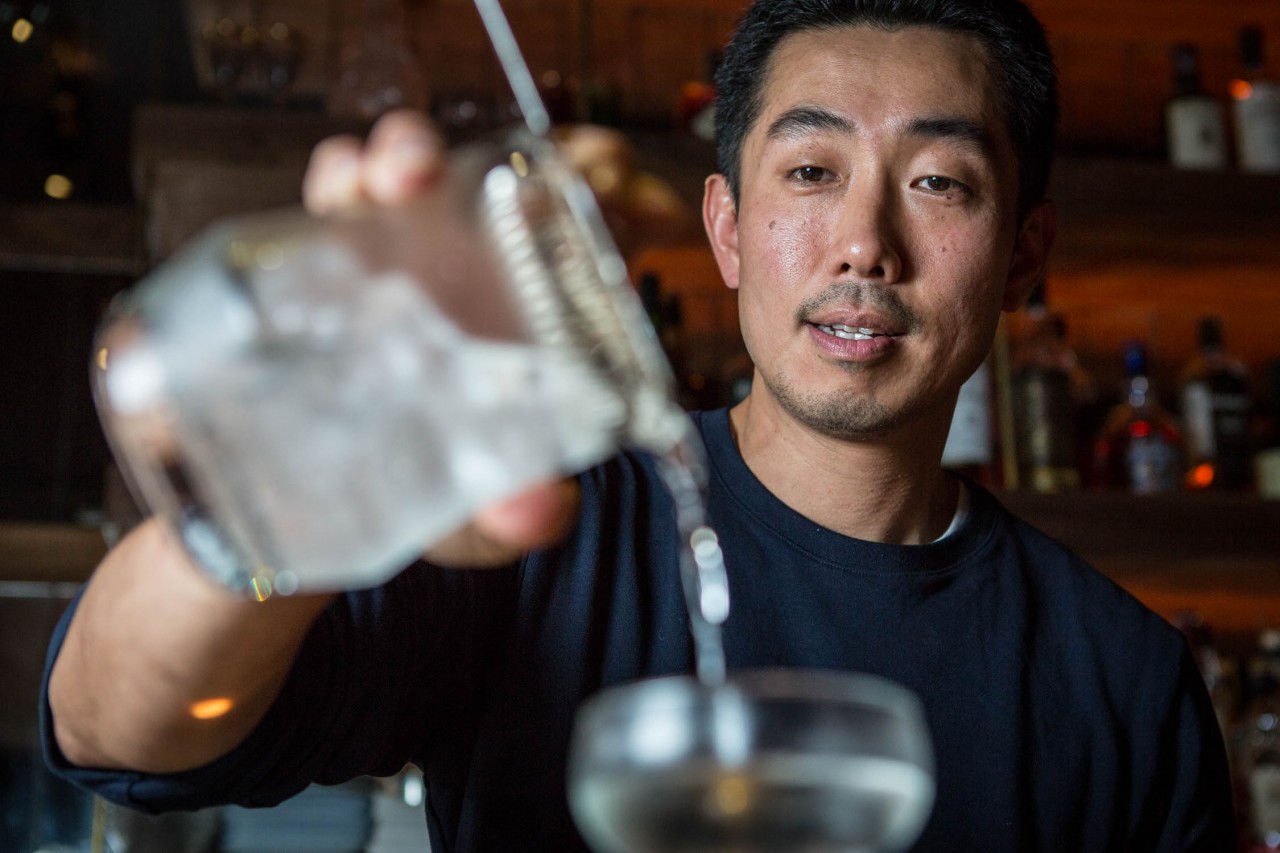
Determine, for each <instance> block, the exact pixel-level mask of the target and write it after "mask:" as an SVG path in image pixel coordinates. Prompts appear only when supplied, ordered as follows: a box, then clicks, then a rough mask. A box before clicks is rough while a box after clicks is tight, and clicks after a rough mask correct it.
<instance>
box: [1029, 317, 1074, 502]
mask: <svg viewBox="0 0 1280 853" xmlns="http://www.w3.org/2000/svg"><path fill="white" fill-rule="evenodd" d="M1066 337H1067V327H1066V321H1065V320H1064V319H1063V317H1062V315H1061V314H1056V313H1049V314H1046V315H1044V316H1043V317H1041V318H1040V319H1039V321H1038V322H1037V323H1036V326H1035V328H1034V330H1033V331H1032V332H1031V334H1030V335H1029V336H1028V338H1027V339H1026V340H1025V341H1023V343H1022V345H1021V346H1020V347H1018V350H1017V352H1016V353H1015V366H1014V372H1013V402H1014V429H1015V440H1014V446H1015V448H1016V454H1017V459H1018V482H1019V484H1020V485H1023V486H1026V487H1028V488H1031V489H1032V490H1034V491H1037V492H1060V491H1069V490H1072V489H1076V488H1079V486H1080V471H1079V468H1078V467H1077V454H1076V435H1075V425H1076V418H1075V410H1076V403H1077V399H1078V397H1079V396H1080V392H1079V390H1078V388H1077V386H1078V385H1079V384H1080V382H1081V380H1080V379H1079V378H1078V377H1079V374H1080V373H1081V369H1080V366H1079V363H1078V362H1077V360H1076V357H1075V353H1074V352H1073V351H1072V350H1071V348H1070V346H1068V344H1067V340H1066Z"/></svg>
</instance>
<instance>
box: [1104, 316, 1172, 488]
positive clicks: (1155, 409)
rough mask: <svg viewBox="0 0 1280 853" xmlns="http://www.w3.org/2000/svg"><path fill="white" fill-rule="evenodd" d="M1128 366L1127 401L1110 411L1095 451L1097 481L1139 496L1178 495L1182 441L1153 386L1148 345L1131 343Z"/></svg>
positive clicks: (1125, 355) (1126, 358) (1126, 359)
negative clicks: (1148, 365) (1166, 493)
mask: <svg viewBox="0 0 1280 853" xmlns="http://www.w3.org/2000/svg"><path fill="white" fill-rule="evenodd" d="M1124 365H1125V374H1126V375H1127V376H1128V389H1127V390H1128V393H1127V396H1126V399H1125V400H1124V402H1122V403H1120V404H1119V405H1117V406H1115V407H1114V408H1113V409H1112V410H1111V412H1110V414H1109V415H1108V416H1107V420H1106V423H1105V424H1103V427H1102V432H1101V433H1100V434H1099V436H1098V439H1097V442H1096V444H1095V447H1094V464H1095V466H1096V468H1097V473H1098V477H1099V482H1100V483H1101V484H1102V485H1104V486H1106V487H1110V488H1115V489H1123V490H1125V491H1130V492H1133V493H1135V494H1155V493H1159V492H1172V491H1176V490H1177V489H1178V488H1179V487H1180V485H1181V481H1182V436H1181V434H1180V433H1179V431H1178V427H1177V424H1176V423H1175V422H1174V419H1173V416H1172V415H1170V414H1169V413H1168V412H1167V411H1166V410H1165V409H1164V408H1163V407H1162V406H1161V405H1160V403H1159V401H1158V400H1157V399H1156V395H1155V391H1154V390H1153V389H1152V387H1151V379H1150V377H1149V375H1148V367H1147V348H1146V346H1145V345H1144V344H1142V343H1141V342H1138V341H1132V342H1130V343H1129V344H1127V345H1126V346H1125V353H1124Z"/></svg>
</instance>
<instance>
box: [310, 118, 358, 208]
mask: <svg viewBox="0 0 1280 853" xmlns="http://www.w3.org/2000/svg"><path fill="white" fill-rule="evenodd" d="M361 148H362V145H361V142H360V140H359V139H357V138H356V137H354V136H332V137H329V138H328V139H325V140H323V141H321V142H320V143H319V144H318V145H316V147H315V148H314V149H313V150H312V152H311V159H310V160H309V161H308V162H307V171H306V174H305V175H303V178H302V203H303V205H305V206H306V208H307V210H308V211H309V212H311V213H313V214H316V215H321V214H325V213H331V212H333V211H335V210H340V209H342V208H344V207H352V206H354V205H355V204H357V203H358V202H360V201H361V200H363V198H364V189H363V187H362V185H361V172H362V168H361V165H360V160H361Z"/></svg>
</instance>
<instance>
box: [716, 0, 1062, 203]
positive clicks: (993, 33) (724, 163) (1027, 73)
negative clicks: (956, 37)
mask: <svg viewBox="0 0 1280 853" xmlns="http://www.w3.org/2000/svg"><path fill="white" fill-rule="evenodd" d="M852 26H870V27H876V28H879V29H883V30H888V31H893V30H900V29H902V28H904V27H928V28H930V29H936V30H942V31H945V32H953V33H960V34H964V35H970V36H973V37H974V38H976V39H977V40H978V42H980V43H981V44H982V45H983V46H984V47H985V49H986V51H987V54H988V62H989V64H990V67H991V70H992V74H993V76H994V77H995V80H996V82H997V85H998V86H999V87H1000V96H1001V97H1000V100H1001V102H1002V103H1003V105H1004V111H1005V118H1006V120H1007V121H1008V125H1009V130H1010V135H1011V136H1012V138H1013V145H1014V150H1015V151H1016V152H1017V156H1018V216H1019V218H1021V217H1022V216H1023V215H1025V214H1026V213H1027V212H1028V211H1029V210H1030V209H1031V208H1032V207H1033V206H1034V205H1035V204H1036V203H1038V202H1039V201H1041V200H1043V199H1044V195H1045V192H1046V190H1047V188H1048V184H1049V169H1050V166H1051V164H1052V162H1053V148H1054V141H1055V136H1056V133H1057V126H1058V73H1057V68H1056V67H1055V66H1054V62H1053V52H1052V51H1051V50H1050V48H1049V42H1048V39H1047V38H1046V37H1045V33H1044V28H1043V27H1042V26H1041V25H1040V22H1039V21H1038V20H1036V18H1035V16H1034V15H1033V14H1032V13H1031V11H1030V10H1029V9H1028V8H1027V7H1026V6H1025V5H1024V4H1023V3H1021V2H1020V0H755V2H754V3H753V4H752V6H751V8H749V9H748V10H747V13H746V15H745V16H744V17H743V19H742V21H741V23H739V25H738V28H737V30H736V31H735V33H734V35H733V38H732V39H731V40H730V42H729V45H728V47H727V48H726V49H725V52H724V54H723V57H722V61H721V63H720V67H719V69H718V70H717V72H716V90H717V104H716V157H717V160H718V167H719V169H720V172H721V173H722V174H723V175H724V176H725V178H726V179H727V180H728V184H729V190H730V192H731V193H732V194H733V198H734V200H735V201H736V200H737V199H738V194H739V191H740V189H741V185H740V179H741V166H742V148H743V142H744V140H745V139H746V136H747V133H748V132H749V131H750V129H751V127H752V125H754V124H755V122H756V119H758V118H759V116H760V111H761V110H762V109H763V106H764V104H763V100H764V99H763V93H762V89H763V86H764V81H765V76H766V73H767V71H768V69H769V61H770V59H771V57H772V56H773V53H774V51H775V50H776V49H777V47H778V45H779V44H780V43H781V42H782V40H783V39H784V38H786V37H787V36H789V35H792V34H793V33H797V32H803V31H806V30H831V29H837V28H840V27H852Z"/></svg>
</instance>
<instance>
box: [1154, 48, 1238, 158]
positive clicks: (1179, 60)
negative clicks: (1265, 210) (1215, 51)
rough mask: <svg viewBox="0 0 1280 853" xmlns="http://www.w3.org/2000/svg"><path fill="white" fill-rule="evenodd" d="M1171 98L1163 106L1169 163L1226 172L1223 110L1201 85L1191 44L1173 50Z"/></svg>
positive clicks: (1198, 57)
mask: <svg viewBox="0 0 1280 853" xmlns="http://www.w3.org/2000/svg"><path fill="white" fill-rule="evenodd" d="M1173 87H1174V88H1173V95H1172V97H1170V98H1169V100H1168V101H1167V102H1166V104H1165V131H1166V134H1167V137H1168V146H1169V162H1170V164H1172V165H1173V166H1175V167H1177V168H1179V169H1225V168H1226V166H1227V160H1228V157H1227V120H1226V109H1225V107H1224V105H1223V103H1222V102H1221V101H1219V100H1218V99H1217V98H1215V97H1213V96H1212V95H1209V94H1208V93H1207V92H1205V91H1204V89H1203V88H1202V87H1201V84H1200V55H1199V51H1198V50H1197V49H1196V46H1195V45H1193V44H1188V43H1185V42H1184V43H1182V44H1178V45H1175V46H1174V48H1173Z"/></svg>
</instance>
